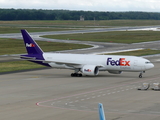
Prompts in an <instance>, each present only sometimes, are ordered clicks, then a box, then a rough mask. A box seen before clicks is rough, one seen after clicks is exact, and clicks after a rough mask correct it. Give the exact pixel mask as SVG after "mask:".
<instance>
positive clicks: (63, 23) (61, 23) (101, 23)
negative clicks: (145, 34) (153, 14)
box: [0, 20, 160, 28]
mask: <svg viewBox="0 0 160 120" xmlns="http://www.w3.org/2000/svg"><path fill="white" fill-rule="evenodd" d="M159 24H160V20H96V21H94V20H85V21H77V20H50V21H49V20H46V21H45V20H44V21H40V20H37V21H34V20H28V21H27V20H26V21H0V26H11V27H17V26H23V27H61V28H62V27H70V26H71V27H80V26H81V27H87V26H90V27H94V26H95V27H96V26H98V27H107V26H150V25H159Z"/></svg>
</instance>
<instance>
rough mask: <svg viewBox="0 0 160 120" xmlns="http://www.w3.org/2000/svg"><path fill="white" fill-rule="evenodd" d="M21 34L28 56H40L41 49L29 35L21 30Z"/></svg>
mask: <svg viewBox="0 0 160 120" xmlns="http://www.w3.org/2000/svg"><path fill="white" fill-rule="evenodd" d="M21 33H22V36H23V40H24V44H25V47H26V50H27V52H28V54H29V55H30V54H42V53H43V51H42V50H41V48H40V47H39V46H38V44H37V43H36V42H35V41H34V40H33V39H32V38H31V36H30V35H29V33H28V32H27V31H26V30H21Z"/></svg>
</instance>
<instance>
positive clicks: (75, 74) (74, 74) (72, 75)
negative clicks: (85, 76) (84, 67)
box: [71, 73, 82, 77]
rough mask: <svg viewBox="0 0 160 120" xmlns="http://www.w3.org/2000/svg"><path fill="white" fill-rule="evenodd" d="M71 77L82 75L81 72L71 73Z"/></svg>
mask: <svg viewBox="0 0 160 120" xmlns="http://www.w3.org/2000/svg"><path fill="white" fill-rule="evenodd" d="M71 77H82V74H81V73H72V74H71Z"/></svg>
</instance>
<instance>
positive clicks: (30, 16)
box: [0, 9, 160, 21]
mask: <svg viewBox="0 0 160 120" xmlns="http://www.w3.org/2000/svg"><path fill="white" fill-rule="evenodd" d="M80 16H83V17H84V19H85V20H118V19H119V20H120V19H123V20H160V13H158V12H157V13H156V12H98V11H71V10H42V9H39V10H37V9H0V20H4V21H7V20H8V21H10V20H79V19H80Z"/></svg>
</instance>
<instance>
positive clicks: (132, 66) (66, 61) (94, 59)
mask: <svg viewBox="0 0 160 120" xmlns="http://www.w3.org/2000/svg"><path fill="white" fill-rule="evenodd" d="M43 57H44V59H45V61H52V62H50V63H49V65H50V66H51V67H54V68H68V69H75V68H82V67H83V66H84V65H95V66H98V67H99V70H100V71H106V70H111V71H135V72H136V71H145V70H148V69H150V68H153V67H154V65H153V64H152V63H151V62H150V61H149V60H147V59H145V58H142V57H136V56H118V55H86V54H61V53H43Z"/></svg>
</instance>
